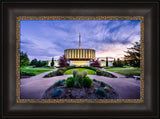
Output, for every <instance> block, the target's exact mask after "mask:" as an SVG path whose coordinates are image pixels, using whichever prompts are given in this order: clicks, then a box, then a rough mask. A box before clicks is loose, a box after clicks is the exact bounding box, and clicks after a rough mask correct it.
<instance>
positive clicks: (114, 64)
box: [113, 58, 117, 67]
mask: <svg viewBox="0 0 160 119" xmlns="http://www.w3.org/2000/svg"><path fill="white" fill-rule="evenodd" d="M113 66H114V67H116V66H117V63H116V59H115V58H114V60H113Z"/></svg>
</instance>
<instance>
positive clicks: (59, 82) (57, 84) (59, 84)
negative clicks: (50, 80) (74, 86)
mask: <svg viewBox="0 0 160 119" xmlns="http://www.w3.org/2000/svg"><path fill="white" fill-rule="evenodd" d="M63 82H64V81H62V80H59V81H57V82H55V83H54V84H53V86H61V85H62V83H63Z"/></svg>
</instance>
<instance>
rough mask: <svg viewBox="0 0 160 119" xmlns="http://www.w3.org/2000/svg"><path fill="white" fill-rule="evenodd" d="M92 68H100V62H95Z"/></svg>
mask: <svg viewBox="0 0 160 119" xmlns="http://www.w3.org/2000/svg"><path fill="white" fill-rule="evenodd" d="M91 66H93V67H100V63H99V62H98V60H96V61H93V62H92V64H91Z"/></svg>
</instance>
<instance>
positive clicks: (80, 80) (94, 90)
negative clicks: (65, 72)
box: [42, 69, 119, 99]
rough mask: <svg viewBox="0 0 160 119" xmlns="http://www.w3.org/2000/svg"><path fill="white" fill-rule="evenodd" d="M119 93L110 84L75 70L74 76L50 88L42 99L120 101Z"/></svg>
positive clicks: (85, 72)
mask: <svg viewBox="0 0 160 119" xmlns="http://www.w3.org/2000/svg"><path fill="white" fill-rule="evenodd" d="M118 98H119V95H118V93H117V92H116V91H115V90H114V89H113V88H112V87H111V86H109V85H108V84H106V83H104V82H102V81H99V80H96V79H91V78H90V77H88V76H87V71H85V70H83V71H82V72H79V71H78V69H74V70H73V76H71V77H68V78H67V79H63V80H59V81H57V82H55V83H54V84H53V85H52V86H51V87H49V88H48V89H47V90H46V91H45V93H44V94H43V96H42V99H118Z"/></svg>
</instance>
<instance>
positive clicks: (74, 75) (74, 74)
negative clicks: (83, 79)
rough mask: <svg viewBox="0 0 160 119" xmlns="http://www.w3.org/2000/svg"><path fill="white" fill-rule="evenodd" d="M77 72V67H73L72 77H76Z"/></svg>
mask: <svg viewBox="0 0 160 119" xmlns="http://www.w3.org/2000/svg"><path fill="white" fill-rule="evenodd" d="M77 73H78V69H74V70H73V78H76V75H77Z"/></svg>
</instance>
